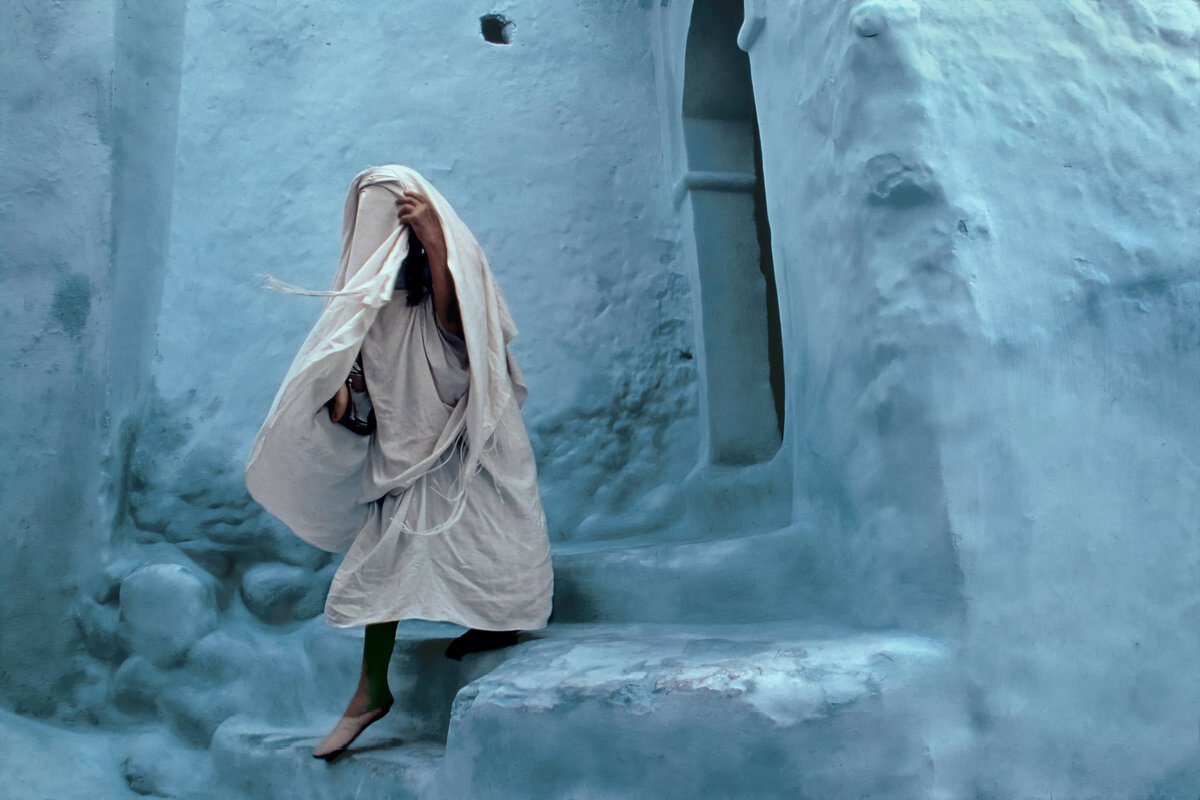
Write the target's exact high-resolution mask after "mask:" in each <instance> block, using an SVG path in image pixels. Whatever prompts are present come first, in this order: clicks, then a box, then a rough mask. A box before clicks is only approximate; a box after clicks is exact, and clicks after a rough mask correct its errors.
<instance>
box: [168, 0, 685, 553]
mask: <svg viewBox="0 0 1200 800" xmlns="http://www.w3.org/2000/svg"><path fill="white" fill-rule="evenodd" d="M496 11H497V9H496V8H495V7H493V6H492V5H489V4H483V3H479V2H471V3H456V4H452V5H447V4H445V3H439V2H413V3H405V4H403V5H402V6H401V5H395V4H374V3H364V4H355V5H354V10H353V13H349V11H348V10H347V8H346V7H345V4H318V3H311V4H296V3H282V2H268V1H267V0H258V1H257V2H252V3H249V4H247V3H238V4H218V3H195V2H194V3H192V4H191V6H190V7H189V13H188V19H187V33H186V44H185V48H184V50H185V52H184V78H183V84H182V91H181V99H180V127H179V129H180V139H179V149H178V166H177V179H176V182H175V191H174V199H173V202H174V214H173V221H172V226H171V232H170V261H169V265H168V269H167V274H166V278H165V281H166V284H165V291H164V297H163V306H162V314H161V316H160V318H159V334H158V348H157V353H156V356H155V360H154V369H153V375H154V379H155V382H156V384H157V387H158V390H159V391H160V392H161V394H162V395H163V396H164V397H165V398H166V399H167V400H168V401H170V402H171V403H172V404H173V407H175V408H176V409H177V410H178V413H179V414H181V419H180V424H181V425H182V426H185V427H187V428H188V430H189V431H190V432H189V433H188V434H187V438H186V441H185V442H183V443H181V447H180V449H179V451H178V458H177V459H176V462H175V465H174V466H173V467H171V468H170V469H171V473H172V474H173V475H174V476H175V477H165V478H164V480H163V481H160V482H159V483H160V484H161V485H159V486H158V487H148V489H147V491H152V492H161V493H163V494H167V495H172V496H175V497H178V496H180V495H181V494H183V493H185V492H186V489H187V486H189V485H191V484H193V483H196V484H199V483H207V484H208V487H209V488H208V492H209V496H208V497H207V498H206V499H205V500H204V504H206V505H211V504H222V505H224V506H225V507H226V509H227V513H226V514H225V516H226V517H227V518H228V519H229V521H230V524H232V525H235V526H241V527H242V528H243V529H244V530H245V532H246V534H247V535H253V532H254V530H255V529H257V528H259V527H260V526H261V521H260V519H259V517H258V516H257V513H256V511H255V509H254V508H252V507H249V506H246V505H245V503H246V500H247V499H248V498H246V497H245V492H244V489H243V488H242V486H241V482H240V475H238V474H237V470H236V469H232V468H231V469H224V467H222V468H221V474H219V475H217V476H215V477H213V476H211V474H210V473H208V472H205V470H209V469H210V468H211V467H212V466H213V465H214V463H217V462H221V461H222V458H221V457H218V455H217V454H218V453H219V454H224V459H225V460H227V462H228V465H230V466H231V467H234V468H240V465H241V463H242V460H243V459H244V456H245V453H246V452H247V451H248V447H249V443H250V441H251V440H252V439H253V436H254V433H255V431H256V430H257V428H258V425H259V424H260V423H261V421H262V418H263V417H264V416H265V414H266V410H267V408H268V406H269V404H270V401H271V398H272V397H273V396H274V393H275V391H276V390H277V388H278V385H279V381H280V380H281V379H282V377H283V374H284V372H285V371H286V369H287V366H288V363H289V362H290V360H291V358H292V357H293V356H294V354H295V352H296V350H297V348H298V347H299V344H300V342H301V341H302V339H303V337H304V335H305V334H306V332H307V330H308V328H309V327H310V326H311V324H312V323H313V321H314V320H315V318H316V315H317V314H318V313H319V310H320V300H314V299H309V298H296V297H290V296H282V295H278V294H275V293H271V292H268V291H265V290H263V289H261V288H260V285H259V284H260V277H259V276H260V274H261V273H262V272H270V273H272V274H275V275H277V276H279V277H282V278H284V279H285V280H290V281H293V282H297V283H301V284H304V285H308V286H311V287H314V288H326V287H327V286H328V284H329V282H330V281H331V280H332V276H333V272H334V269H335V267H336V263H337V257H338V251H339V248H340V235H341V211H342V203H343V201H344V198H345V191H346V187H347V186H348V184H349V182H350V179H351V178H352V177H353V175H354V174H355V173H357V172H358V171H359V170H361V169H362V168H364V167H366V166H367V165H370V164H382V163H389V162H398V163H403V164H408V165H411V166H413V167H415V168H416V169H418V170H419V171H421V172H423V174H425V175H426V176H427V177H428V178H429V179H430V180H431V181H432V182H433V183H434V184H435V185H436V186H438V188H439V190H440V191H441V192H442V193H443V194H444V195H446V197H447V198H448V199H449V200H450V202H451V203H452V204H454V206H455V208H456V209H457V211H458V212H459V214H460V215H461V216H462V217H463V219H464V220H465V221H466V222H467V224H468V225H469V226H471V227H472V230H473V231H474V233H475V235H476V236H477V238H478V239H479V240H480V243H481V245H482V246H483V248H484V251H485V252H486V253H487V254H488V257H489V260H490V262H491V265H492V268H493V270H494V271H495V272H496V274H497V277H498V280H499V282H500V284H501V287H502V289H503V290H504V292H505V293H506V296H507V298H508V300H509V303H510V306H511V308H512V311H513V314H514V317H515V319H516V322H517V325H518V328H519V329H520V335H519V336H518V338H517V340H516V341H515V342H514V349H515V352H516V355H517V357H518V358H519V359H520V360H521V362H522V366H523V368H524V369H525V372H526V377H527V379H528V382H529V386H530V396H529V399H528V403H527V405H526V407H525V414H526V422H527V426H528V428H529V429H530V431H531V436H532V438H533V443H534V447H535V452H536V453H537V457H538V462H539V468H540V477H541V482H542V488H543V499H544V502H545V505H546V509H547V515H548V517H549V519H550V524H551V528H552V536H553V537H554V538H558V539H567V538H608V537H612V536H620V535H624V534H626V533H639V532H643V531H646V530H651V529H654V528H656V527H659V528H661V527H664V526H670V525H672V524H673V523H674V522H676V521H677V520H679V519H681V518H682V514H683V504H682V503H681V502H680V499H679V496H678V493H677V491H676V490H675V485H676V484H677V483H678V481H679V480H680V479H681V478H682V477H683V475H684V474H686V471H687V470H688V469H690V467H691V466H692V464H693V463H694V461H695V457H696V450H697V436H698V432H697V423H696V409H695V390H694V384H695V369H694V360H693V359H692V350H693V349H694V348H693V345H692V338H693V334H692V325H691V299H690V297H689V286H688V282H687V280H686V278H685V274H686V273H685V267H684V265H683V264H682V263H681V259H680V248H679V243H678V230H677V224H676V222H675V219H674V216H673V211H672V209H671V206H670V200H669V194H668V192H667V190H666V189H665V188H664V186H663V174H664V170H663V165H662V163H661V160H660V159H661V156H660V152H661V151H660V141H659V138H658V117H657V114H658V111H657V109H656V107H655V103H654V72H653V63H652V56H651V42H650V38H649V30H648V26H647V24H646V12H645V9H643V8H641V6H640V5H639V4H637V3H615V4H595V3H586V2H573V3H562V4H559V3H555V4H544V3H509V4H506V5H505V6H504V8H503V9H501V11H502V12H503V14H504V15H506V16H507V18H508V19H509V20H510V21H511V23H512V24H511V27H510V33H511V43H510V44H508V45H496V44H490V43H488V42H486V41H485V40H484V39H483V37H482V36H481V33H480V22H479V18H480V16H482V15H483V14H485V13H491V12H496ZM199 453H205V454H208V455H203V456H199V455H197V456H196V457H195V458H194V459H193V455H195V454H199ZM193 460H194V461H195V463H194V464H193V463H192V461H193ZM182 510H184V509H183V508H182V507H181V511H182Z"/></svg>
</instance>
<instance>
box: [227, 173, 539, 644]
mask: <svg viewBox="0 0 1200 800" xmlns="http://www.w3.org/2000/svg"><path fill="white" fill-rule="evenodd" d="M406 188H415V189H419V190H421V191H422V192H423V193H424V194H425V195H426V196H427V197H428V198H429V199H430V201H431V202H432V203H433V205H434V207H435V208H436V210H437V212H438V215H439V216H440V218H441V221H442V226H443V232H444V234H445V240H446V245H447V262H448V266H449V269H450V274H451V276H452V278H453V281H454V287H455V292H456V295H457V298H458V305H459V309H460V312H461V317H462V325H463V334H464V335H463V338H462V339H457V337H454V336H453V335H452V334H449V332H447V331H445V330H444V329H442V328H441V326H440V325H438V323H437V320H436V315H435V313H434V311H433V308H432V301H431V299H430V298H429V297H426V298H425V301H424V302H422V303H421V304H419V305H417V306H408V304H407V303H406V295H405V292H404V290H403V288H396V278H397V274H398V272H399V269H400V265H401V263H402V262H403V260H404V257H405V255H406V254H407V253H408V245H409V234H410V231H409V226H407V225H403V224H401V223H399V222H398V221H397V220H396V219H395V211H396V209H395V207H394V203H393V202H392V199H393V198H394V197H395V196H398V195H399V193H400V192H401V191H403V190H404V189H406ZM274 285H275V287H276V288H281V289H282V290H284V291H290V292H298V293H303V294H318V295H323V296H325V297H327V300H326V302H325V306H324V310H323V311H322V314H321V316H320V318H319V319H318V320H317V323H316V325H315V326H314V327H313V329H312V331H311V332H310V334H309V336H308V337H307V339H306V340H305V342H304V344H303V345H302V346H301V348H300V352H299V353H298V354H297V356H296V358H295V359H294V360H293V362H292V364H291V367H290V368H289V370H288V372H287V375H286V376H285V378H284V380H283V383H282V385H281V387H280V389H279V391H278V393H277V394H276V397H275V400H274V402H273V403H272V406H271V408H270V410H269V412H268V414H267V418H266V421H265V422H264V423H263V425H262V427H261V428H260V430H259V432H258V435H257V437H256V438H255V441H254V444H253V446H252V448H251V453H250V457H249V460H248V462H247V466H246V485H247V488H248V489H249V491H250V494H251V495H252V496H253V497H254V499H255V500H257V501H258V502H259V503H260V504H261V505H262V506H263V507H264V508H266V509H267V510H268V511H269V512H271V513H272V514H274V515H275V516H276V517H278V518H279V519H281V520H282V521H283V522H284V523H286V524H287V525H288V526H289V527H290V528H291V530H292V531H293V532H294V533H295V534H296V535H297V536H299V537H300V538H302V539H304V540H305V541H307V542H309V543H311V544H313V545H315V546H317V547H320V548H322V549H324V550H328V551H331V552H343V553H346V558H345V559H343V562H342V564H341V565H340V567H339V570H338V573H337V574H336V575H335V578H334V582H333V586H332V587H331V591H330V596H329V600H328V601H327V604H326V614H327V616H328V618H329V619H330V621H331V622H333V623H334V624H337V625H352V624H365V623H368V622H373V621H383V620H386V619H402V618H406V617H410V616H411V617H420V618H424V619H445V620H449V621H454V622H459V623H460V624H464V625H469V626H470V627H481V628H487V629H496V630H506V629H514V628H537V627H541V626H542V625H544V624H545V622H546V619H547V618H548V616H549V606H550V595H551V592H552V572H551V566H550V548H549V539H548V535H547V532H546V521H545V515H544V513H543V511H542V506H541V501H540V497H539V494H538V486H537V469H536V464H535V462H534V458H533V452H532V449H531V447H530V443H529V437H528V434H527V432H526V430H525V427H524V423H523V420H522V418H521V414H520V407H521V405H522V404H523V402H524V400H525V397H526V394H527V389H526V386H525V383H524V380H523V377H522V374H521V371H520V369H519V367H518V365H517V363H516V361H515V359H514V358H513V356H512V353H511V351H510V348H509V342H510V341H511V340H512V339H513V338H514V337H515V336H516V334H517V330H516V326H515V325H514V323H513V320H512V318H511V316H510V314H509V311H508V308H507V305H506V303H505V301H504V298H503V296H502V294H501V293H500V290H499V287H498V286H497V284H496V282H495V279H494V277H493V275H492V273H491V269H490V266H489V265H488V262H487V259H486V257H485V256H484V254H483V251H482V250H481V249H480V247H479V245H478V243H477V242H476V240H475V238H474V236H473V235H472V234H471V232H470V231H469V230H468V229H467V227H466V225H465V224H464V223H463V222H462V220H461V219H460V218H459V217H458V215H457V214H456V213H455V211H454V209H453V208H452V207H451V206H450V204H449V203H448V202H447V201H446V200H445V198H444V197H442V195H441V194H440V193H439V192H438V191H437V189H435V188H434V187H433V186H432V185H431V184H429V183H428V181H426V180H425V179H424V178H423V177H422V176H421V175H419V174H418V173H417V172H416V171H415V170H412V169H410V168H407V167H403V166H400V165H387V166H382V167H371V168H369V169H367V170H364V171H363V172H361V173H359V174H358V175H357V176H355V178H354V180H353V181H352V182H351V185H350V188H349V191H348V193H347V197H346V204H345V207H344V214H343V227H342V253H341V258H340V260H339V265H338V270H337V275H336V277H335V279H334V282H333V286H332V288H331V289H330V290H328V291H324V292H311V291H307V290H303V289H298V288H296V287H292V286H290V285H287V284H283V283H281V282H279V281H274ZM360 351H361V352H362V354H363V364H364V372H365V375H366V380H367V387H368V391H370V393H371V396H372V401H373V403H374V404H375V411H376V419H377V426H378V427H377V429H376V432H375V433H374V434H373V435H371V436H369V437H362V436H358V435H356V434H354V433H352V432H350V431H349V430H346V429H345V428H343V427H342V426H340V425H337V424H335V423H333V422H331V421H330V420H329V416H328V413H327V411H326V409H325V403H326V401H327V400H329V398H330V397H332V396H333V395H334V393H335V392H336V391H337V389H338V387H339V385H340V384H341V383H342V381H343V380H344V379H345V377H346V375H347V373H348V372H349V370H350V366H351V364H352V363H353V362H354V360H355V358H356V356H357V355H358V354H359V352H360Z"/></svg>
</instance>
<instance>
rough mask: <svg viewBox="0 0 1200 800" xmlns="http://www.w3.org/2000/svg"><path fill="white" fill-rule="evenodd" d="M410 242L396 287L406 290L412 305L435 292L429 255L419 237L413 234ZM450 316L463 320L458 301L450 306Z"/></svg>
mask: <svg viewBox="0 0 1200 800" xmlns="http://www.w3.org/2000/svg"><path fill="white" fill-rule="evenodd" d="M408 242H409V244H408V255H406V256H405V257H404V261H403V262H402V263H401V264H400V273H399V274H398V275H396V288H397V289H403V290H404V292H405V294H406V295H407V297H408V304H409V305H410V306H416V305H420V304H421V302H422V301H424V300H425V297H426V296H427V295H432V294H433V271H432V270H431V269H430V267H429V255H428V254H427V253H426V252H425V247H424V246H423V245H422V244H421V243H420V242H419V241H418V240H417V237H415V236H411V238H409V240H408ZM450 318H451V319H452V320H455V321H456V322H461V321H462V317H461V312H460V311H459V308H458V303H454V304H452V305H451V306H450Z"/></svg>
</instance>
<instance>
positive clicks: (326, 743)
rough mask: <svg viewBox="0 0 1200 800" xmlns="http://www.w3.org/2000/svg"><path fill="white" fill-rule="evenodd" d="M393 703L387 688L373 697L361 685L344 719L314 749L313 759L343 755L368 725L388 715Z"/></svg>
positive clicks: (351, 700) (347, 707) (351, 699)
mask: <svg viewBox="0 0 1200 800" xmlns="http://www.w3.org/2000/svg"><path fill="white" fill-rule="evenodd" d="M392 702H393V698H392V693H391V692H390V691H388V690H387V689H386V688H384V690H383V692H382V693H381V694H380V695H379V696H372V693H371V692H369V691H367V689H366V687H364V686H363V685H362V684H360V685H359V687H358V691H356V692H355V693H354V697H352V698H350V704H349V705H348V706H346V711H345V712H344V713H343V714H342V718H341V719H339V720H338V721H337V724H335V725H334V726H333V730H331V731H330V732H329V735H327V736H326V737H325V738H324V739H323V740H321V743H320V744H318V745H317V746H316V747H314V748H313V751H312V754H313V758H325V759H329V758H333V757H334V756H337V755H338V754H340V753H342V752H343V751H344V750H345V749H346V748H347V747H348V746H349V745H350V743H351V742H353V741H354V740H355V739H357V738H358V735H359V734H360V733H362V732H363V731H364V730H366V729H367V726H368V725H370V724H371V723H372V722H375V721H376V720H378V719H380V718H381V717H383V716H384V715H385V714H387V713H388V711H389V710H390V709H391V707H392Z"/></svg>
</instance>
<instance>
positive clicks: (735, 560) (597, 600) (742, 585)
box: [551, 522, 844, 623]
mask: <svg viewBox="0 0 1200 800" xmlns="http://www.w3.org/2000/svg"><path fill="white" fill-rule="evenodd" d="M831 560H832V556H831V555H830V554H829V552H828V546H827V542H826V541H825V539H824V538H823V537H822V536H821V535H820V534H819V531H818V530H817V529H816V527H815V526H814V525H813V524H811V523H809V522H798V523H793V524H791V525H788V526H786V527H783V528H779V529H776V530H772V531H767V532H764V533H752V534H746V535H739V536H726V537H721V538H710V539H703V540H698V541H682V542H662V541H661V540H657V539H656V538H654V537H652V536H650V537H640V538H638V539H623V540H615V541H599V542H578V543H576V542H566V543H561V542H560V543H557V544H555V546H554V612H553V616H552V617H551V622H694V623H703V622H743V621H763V620H771V619H801V618H808V619H823V620H830V619H838V618H839V615H841V614H844V608H841V607H839V601H838V598H836V597H834V596H833V592H832V589H831V587H832V586H833V582H832V581H831V580H830V575H831V573H832V572H833V569H832V566H831V564H830V562H831Z"/></svg>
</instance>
